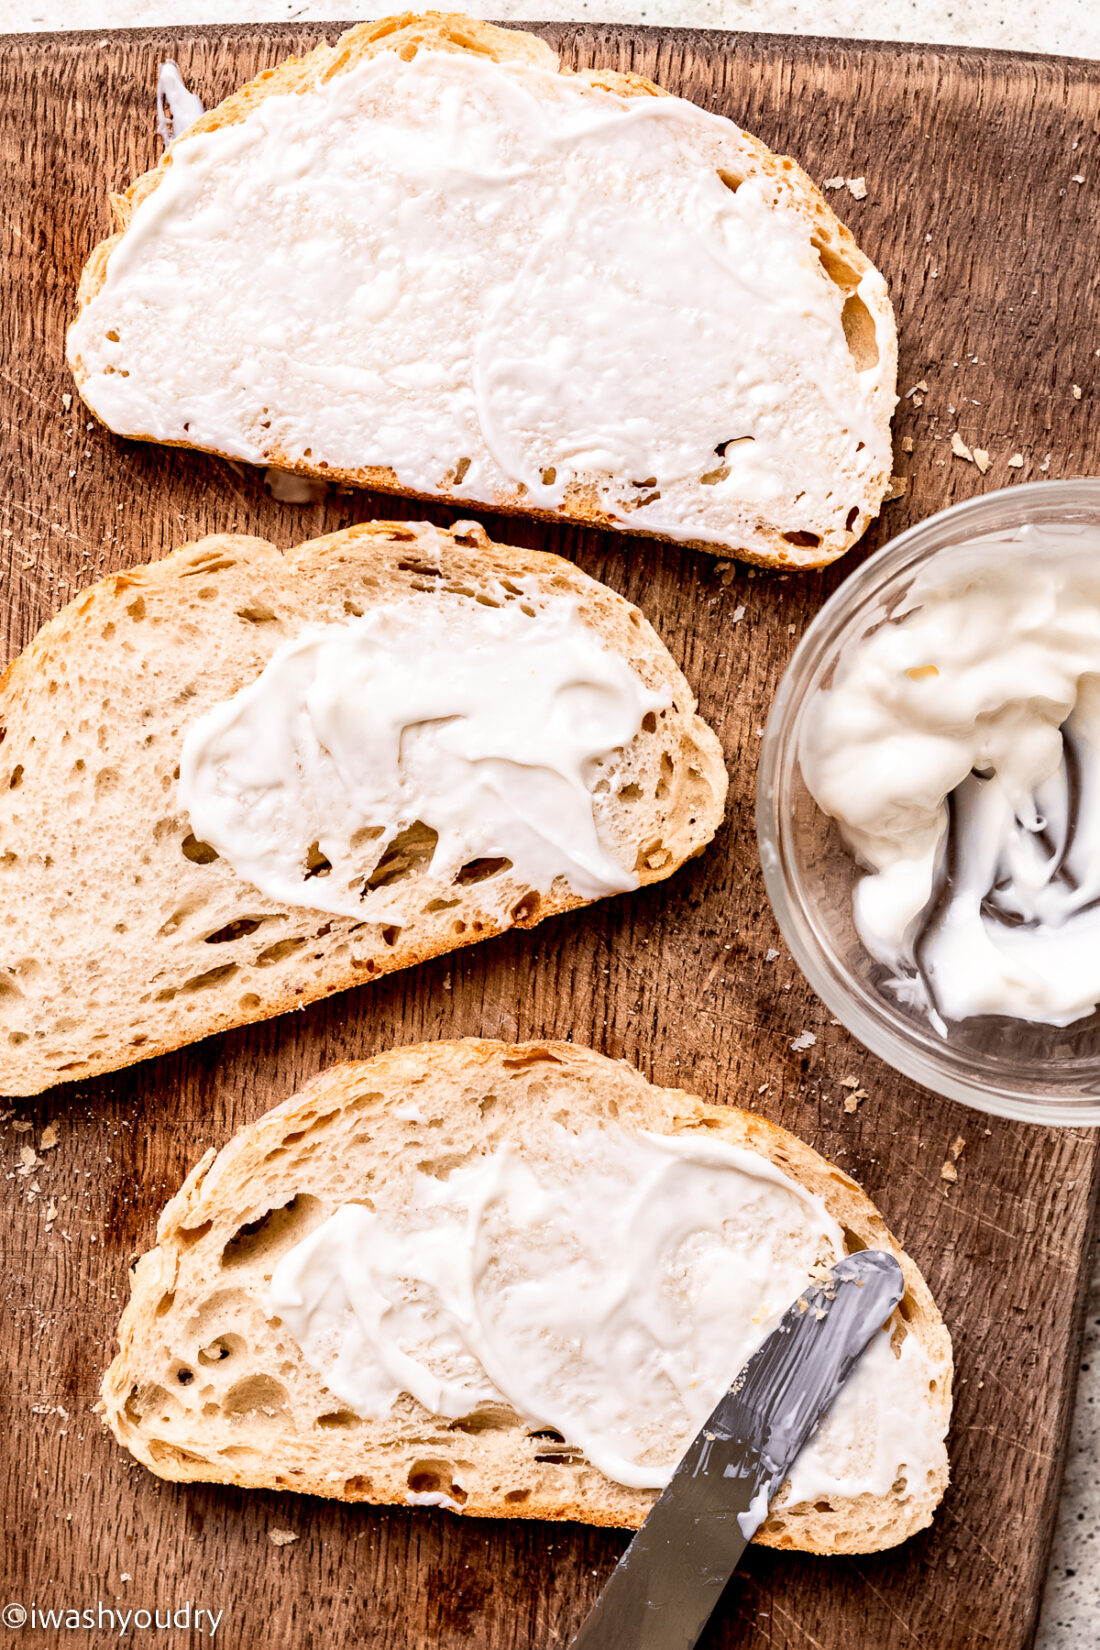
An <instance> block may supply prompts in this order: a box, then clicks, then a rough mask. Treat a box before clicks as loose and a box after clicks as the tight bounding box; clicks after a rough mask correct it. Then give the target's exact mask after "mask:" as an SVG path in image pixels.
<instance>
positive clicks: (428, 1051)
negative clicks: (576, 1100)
mask: <svg viewBox="0 0 1100 1650" xmlns="http://www.w3.org/2000/svg"><path fill="white" fill-rule="evenodd" d="M540 1057H541V1058H549V1059H552V1060H553V1061H554V1062H555V1063H556V1064H558V1065H560V1066H562V1067H564V1068H565V1069H566V1070H567V1071H568V1072H570V1073H573V1074H576V1075H578V1076H579V1075H581V1074H582V1073H584V1072H585V1071H591V1070H593V1068H596V1070H597V1072H598V1074H599V1075H601V1076H603V1077H607V1076H609V1075H611V1074H612V1073H614V1075H615V1077H616V1079H617V1080H618V1081H620V1082H622V1083H624V1084H627V1085H630V1086H634V1085H637V1084H642V1085H644V1087H645V1088H646V1089H650V1090H652V1089H654V1088H655V1087H656V1086H655V1085H652V1084H649V1083H647V1081H646V1079H645V1078H644V1077H642V1075H641V1073H640V1072H638V1070H637V1069H636V1067H634V1066H632V1065H631V1064H630V1063H629V1062H628V1061H625V1060H611V1059H609V1058H608V1057H607V1056H606V1055H602V1054H598V1053H596V1052H595V1051H594V1050H592V1049H588V1048H585V1047H582V1046H578V1045H576V1044H573V1043H565V1042H560V1041H555V1040H552V1039H550V1040H540V1041H535V1042H528V1043H517V1044H511V1043H504V1042H500V1041H496V1040H493V1039H486V1038H474V1037H471V1038H462V1039H455V1040H451V1041H440V1042H429V1043H416V1044H409V1045H405V1046H400V1047H396V1048H391V1049H387V1050H385V1051H383V1052H381V1053H378V1054H376V1055H374V1056H373V1057H372V1058H370V1059H367V1060H363V1061H356V1062H346V1063H342V1064H340V1065H336V1066H331V1067H328V1068H327V1069H326V1070H325V1071H323V1072H321V1073H320V1074H319V1075H318V1076H316V1077H314V1078H313V1079H312V1080H311V1081H310V1082H309V1083H307V1084H306V1086H305V1087H304V1088H303V1089H302V1090H300V1092H299V1093H297V1094H295V1095H292V1096H290V1097H289V1098H288V1099H287V1100H284V1101H283V1102H282V1103H281V1104H279V1105H277V1106H275V1107H274V1108H273V1109H272V1110H270V1111H268V1112H265V1113H264V1115H263V1116H262V1117H260V1118H258V1119H257V1120H256V1121H255V1122H253V1123H250V1124H246V1125H245V1126H244V1127H243V1128H241V1129H239V1130H238V1131H237V1133H236V1134H235V1135H234V1136H233V1137H232V1138H231V1139H230V1140H229V1142H228V1143H227V1144H226V1145H225V1146H224V1147H223V1148H222V1149H221V1151H215V1150H214V1149H213V1148H211V1149H210V1150H208V1151H207V1152H206V1153H205V1155H204V1156H203V1157H202V1158H201V1159H200V1160H199V1162H198V1163H197V1164H196V1165H195V1167H194V1168H193V1169H192V1170H191V1172H190V1173H189V1174H188V1176H187V1178H186V1179H185V1181H184V1183H183V1185H182V1186H181V1188H180V1190H179V1191H178V1192H177V1193H176V1195H175V1196H174V1197H173V1198H172V1199H171V1200H170V1201H169V1203H168V1204H167V1205H166V1207H165V1209H164V1211H163V1213H162V1214H161V1216H160V1219H159V1221H158V1223H157V1233H156V1238H157V1242H156V1247H155V1248H154V1249H152V1250H150V1251H148V1252H147V1253H146V1254H144V1255H142V1256H141V1257H140V1258H139V1259H138V1261H137V1262H136V1263H135V1264H134V1266H133V1268H132V1269H131V1274H130V1282H131V1296H130V1300H129V1301H128V1303H127V1305H126V1307H125V1309H124V1311H123V1313H122V1318H121V1320H120V1323H119V1329H118V1340H119V1351H118V1353H117V1354H116V1356H115V1358H114V1359H113V1360H112V1362H111V1364H110V1366H109V1368H108V1369H107V1371H106V1373H105V1375H104V1377H103V1381H102V1384H101V1388H100V1403H99V1405H98V1406H97V1407H98V1409H99V1411H100V1413H101V1416H102V1419H103V1421H104V1424H105V1425H106V1426H107V1427H108V1429H109V1430H110V1431H111V1432H112V1433H113V1434H114V1436H115V1438H116V1440H117V1441H118V1442H119V1443H120V1444H122V1445H123V1447H124V1448H126V1449H130V1450H131V1451H132V1453H134V1455H135V1457H136V1458H137V1459H138V1460H140V1461H141V1462H142V1464H143V1465H145V1466H146V1467H148V1468H149V1470H150V1471H151V1472H153V1473H155V1474H157V1476H159V1477H161V1478H165V1479H168V1480H170V1481H173V1482H180V1483H193V1482H215V1483H226V1484H236V1485H239V1486H241V1487H243V1488H252V1489H265V1488H266V1489H272V1488H277V1487H278V1488H291V1487H292V1488H293V1490H294V1492H295V1493H303V1494H314V1495H321V1496H325V1497H327V1498H335V1499H339V1500H345V1501H369V1502H373V1503H374V1504H377V1505H403V1504H405V1503H404V1502H403V1501H402V1502H398V1501H396V1500H385V1499H383V1498H382V1497H379V1496H376V1495H373V1494H372V1493H370V1491H369V1490H367V1491H364V1492H363V1493H351V1494H349V1493H348V1492H347V1489H346V1487H345V1486H342V1487H341V1489H340V1490H339V1491H337V1492H335V1493H334V1488H333V1482H332V1480H331V1479H329V1478H325V1477H324V1476H322V1475H318V1476H317V1477H316V1478H314V1479H309V1478H308V1477H302V1478H299V1479H297V1480H296V1481H295V1483H294V1485H293V1486H289V1485H286V1484H280V1485H276V1483H275V1477H276V1469H275V1468H273V1470H272V1472H271V1474H270V1475H264V1474H257V1473H252V1472H248V1471H237V1472H234V1471H232V1470H231V1469H230V1470H226V1471H225V1472H219V1471H217V1470H216V1469H213V1470H212V1468H211V1465H210V1464H209V1463H205V1462H204V1463H202V1464H201V1465H200V1466H198V1467H197V1469H196V1470H189V1468H188V1463H186V1462H169V1461H163V1460H161V1461H158V1460H156V1459H154V1458H153V1457H152V1456H151V1455H148V1454H143V1453H142V1452H141V1451H140V1450H139V1449H134V1448H133V1446H132V1444H131V1443H130V1442H128V1441H127V1440H126V1439H125V1438H124V1436H123V1431H124V1424H123V1420H122V1410H123V1406H124V1404H125V1403H126V1400H127V1397H128V1395H129V1392H130V1389H131V1385H132V1380H131V1376H130V1374H129V1372H128V1369H129V1355H130V1352H131V1350H132V1349H133V1348H134V1347H135V1346H136V1345H138V1344H139V1343H140V1340H141V1334H142V1327H143V1323H144V1322H145V1321H146V1320H147V1319H149V1318H150V1317H151V1316H152V1314H153V1312H154V1311H155V1306H156V1302H157V1301H158V1300H159V1299H160V1297H161V1295H162V1294H163V1292H164V1290H165V1289H171V1288H173V1287H174V1284H175V1280H176V1277H177V1274H178V1269H179V1266H180V1263H181V1258H182V1257H183V1256H185V1255H186V1252H187V1250H188V1248H189V1233H193V1230H194V1229H195V1228H197V1227H201V1226H202V1224H203V1223H204V1222H205V1221H207V1220H209V1219H210V1218H212V1215H213V1214H214V1213H215V1212H216V1211H217V1209H218V1205H219V1200H220V1198H221V1195H222V1187H223V1185H224V1183H225V1182H226V1181H227V1180H231V1179H232V1178H233V1175H234V1172H237V1173H238V1174H240V1173H244V1174H247V1172H248V1165H249V1161H250V1160H251V1161H252V1162H254V1163H260V1162H262V1160H263V1158H264V1156H265V1155H266V1154H267V1153H269V1152H271V1151H273V1150H274V1149H276V1148H277V1147H278V1145H279V1144H280V1143H281V1141H282V1139H283V1137H284V1136H285V1135H286V1134H291V1133H294V1132H295V1131H296V1130H298V1129H300V1128H303V1127H306V1126H307V1125H308V1124H310V1123H314V1122H316V1121H317V1119H318V1117H319V1116H320V1115H322V1114H324V1113H326V1112H335V1111H337V1110H339V1109H340V1107H341V1106H342V1105H343V1104H344V1103H346V1102H347V1101H349V1100H351V1099H353V1098H354V1097H355V1096H356V1095H357V1094H359V1093H361V1092H362V1091H363V1090H364V1088H374V1087H377V1086H379V1085H380V1084H385V1083H386V1082H387V1080H396V1079H398V1078H400V1077H401V1076H405V1077H415V1075H416V1074H417V1073H419V1072H422V1071H423V1070H424V1068H425V1066H426V1065H428V1064H429V1063H432V1064H434V1063H437V1062H440V1061H446V1060H455V1061H458V1062H460V1063H461V1064H463V1065H469V1066H472V1067H475V1068H476V1067H477V1066H479V1065H491V1064H492V1063H494V1062H498V1061H503V1060H519V1061H524V1062H526V1061H529V1060H533V1059H538V1058H540ZM656 1092H657V1094H658V1096H659V1097H660V1099H661V1100H662V1101H664V1102H665V1103H666V1104H667V1105H669V1106H670V1108H671V1109H672V1112H673V1121H672V1127H671V1128H670V1129H669V1131H668V1132H669V1133H672V1134H679V1133H683V1132H687V1131H691V1130H694V1129H701V1130H704V1131H706V1133H708V1134H711V1135H717V1136H718V1137H719V1138H724V1139H726V1140H728V1141H729V1142H730V1143H731V1144H734V1145H738V1146H741V1147H745V1148H747V1149H749V1150H750V1151H755V1152H758V1153H759V1154H760V1155H761V1156H762V1157H764V1158H766V1159H767V1160H768V1161H769V1162H771V1163H773V1164H775V1165H776V1167H778V1168H780V1169H781V1170H782V1171H783V1172H784V1173H785V1174H787V1175H789V1176H790V1177H791V1178H792V1179H793V1180H795V1181H797V1182H798V1183H799V1184H800V1185H802V1186H803V1187H805V1188H807V1189H808V1190H810V1191H811V1192H814V1193H816V1194H817V1195H818V1196H820V1197H821V1198H822V1200H823V1202H824V1203H825V1205H826V1208H827V1209H828V1210H829V1213H830V1214H831V1215H832V1216H833V1217H834V1219H836V1220H837V1222H838V1223H839V1224H840V1226H841V1227H842V1228H843V1230H844V1234H845V1244H846V1247H848V1248H849V1249H850V1250H852V1249H858V1248H876V1249H885V1250H887V1251H889V1252H890V1253H891V1254H893V1255H894V1256H895V1258H896V1259H897V1261H898V1263H899V1264H900V1266H901V1268H902V1272H903V1275H904V1278H905V1296H904V1298H903V1300H902V1303H901V1307H900V1308H899V1309H898V1311H896V1312H895V1313H894V1315H893V1323H894V1328H895V1330H897V1329H898V1327H899V1326H900V1325H901V1324H902V1323H903V1322H904V1326H905V1329H906V1332H907V1333H910V1334H915V1335H917V1337H918V1340H919V1342H920V1344H921V1345H922V1347H923V1348H924V1350H925V1352H926V1353H927V1355H928V1356H929V1358H930V1360H931V1361H932V1363H933V1364H934V1365H935V1366H936V1367H937V1370H940V1371H942V1379H941V1380H940V1383H939V1387H938V1391H937V1394H936V1397H935V1399H934V1400H930V1402H932V1407H933V1410H934V1413H935V1416H936V1419H937V1421H938V1422H941V1423H942V1425H943V1428H944V1430H945V1431H946V1428H947V1424H948V1421H949V1419H950V1414H951V1384H952V1373H953V1361H952V1355H951V1338H950V1335H949V1333H948V1330H947V1326H946V1324H945V1323H944V1321H943V1318H942V1317H941V1315H940V1312H939V1309H938V1307H937V1306H936V1303H935V1301H934V1299H933V1297H932V1293H931V1290H930V1289H929V1287H928V1285H927V1283H926V1282H925V1280H924V1277H923V1275H922V1273H921V1272H920V1270H919V1268H918V1267H917V1265H916V1263H915V1262H914V1261H913V1260H912V1258H911V1257H910V1256H909V1255H908V1254H906V1252H905V1251H904V1250H903V1249H902V1248H901V1246H900V1244H899V1243H898V1242H897V1240H896V1239H895V1238H894V1236H893V1234H892V1233H891V1232H890V1231H889V1229H888V1227H887V1225H886V1222H885V1220H884V1219H883V1217H882V1215H881V1214H880V1213H879V1211H878V1209H877V1208H876V1206H875V1205H874V1204H873V1203H872V1202H871V1200H870V1198H869V1197H868V1196H867V1194H866V1193H865V1192H864V1191H863V1189H862V1188H861V1187H860V1186H859V1185H858V1184H857V1183H856V1182H855V1181H854V1180H852V1179H851V1177H850V1176H849V1175H846V1174H845V1173H844V1172H843V1170H841V1169H839V1168H837V1167H836V1165H835V1164H833V1163H830V1162H828V1161H827V1160H826V1159H825V1158H823V1157H822V1156H821V1155H820V1154H819V1153H818V1152H816V1151H815V1150H814V1149H813V1147H812V1146H809V1145H808V1144H807V1143H806V1142H805V1141H803V1140H801V1139H799V1138H798V1136H796V1135H794V1134H791V1133H790V1132H789V1131H788V1130H787V1129H784V1128H783V1127H781V1126H780V1125H779V1124H777V1123H773V1122H771V1121H770V1120H769V1119H767V1118H765V1117H761V1116H759V1115H757V1114H756V1113H753V1112H747V1111H743V1110H741V1109H739V1108H736V1107H732V1106H722V1105H708V1104H706V1103H705V1102H703V1101H701V1100H699V1099H697V1098H696V1097H695V1096H694V1095H691V1094H689V1093H687V1092H685V1091H684V1090H681V1089H662V1088H656ZM238 1159H243V1160H244V1162H243V1163H239V1162H238ZM948 1481H949V1471H948V1465H947V1460H946V1456H945V1458H944V1463H943V1469H942V1472H941V1474H940V1475H939V1477H938V1479H937V1481H936V1482H935V1483H934V1484H932V1485H931V1486H929V1488H928V1491H927V1493H926V1495H925V1497H924V1499H923V1504H922V1505H921V1506H918V1507H914V1508H913V1509H912V1512H913V1516H912V1517H911V1518H910V1519H909V1520H908V1521H907V1522H905V1523H904V1524H902V1525H900V1526H898V1527H891V1526H890V1525H889V1523H888V1522H887V1525H886V1527H885V1528H884V1526H883V1520H882V1518H881V1510H882V1506H883V1502H884V1498H882V1497H877V1496H871V1495H862V1496H859V1497H855V1498H853V1499H852V1500H851V1501H850V1502H849V1503H848V1504H847V1507H846V1509H845V1516H846V1517H847V1518H848V1519H851V1518H852V1517H853V1516H855V1517H856V1518H857V1519H858V1516H859V1514H860V1513H861V1512H862V1513H865V1514H867V1515H869V1516H870V1515H873V1514H874V1513H875V1512H877V1513H878V1514H879V1518H878V1528H877V1532H876V1533H877V1536H878V1538H879V1539H878V1540H877V1543H876V1545H874V1546H870V1547H869V1546H866V1545H861V1544H860V1543H859V1540H858V1538H856V1539H855V1540H854V1541H849V1542H845V1541H844V1540H841V1541H839V1542H838V1540H837V1539H836V1534H835V1530H832V1529H831V1528H830V1525H831V1524H832V1523H834V1522H835V1520H836V1518H837V1517H838V1516H839V1515H838V1514H837V1513H836V1512H833V1511H830V1512H820V1511H816V1510H815V1511H814V1512H812V1513H810V1514H809V1515H804V1516H800V1517H799V1519H798V1521H797V1524H796V1525H794V1527H793V1530H792V1527H791V1525H790V1521H788V1520H787V1519H785V1517H784V1509H783V1508H778V1509H776V1508H773V1510H772V1512H771V1513H770V1514H769V1517H768V1519H767V1520H766V1521H765V1523H764V1525H763V1526H762V1527H761V1529H760V1530H759V1531H758V1532H757V1534H756V1536H755V1537H754V1539H755V1540H756V1541H757V1542H759V1543H760V1544H761V1545H763V1546H771V1547H778V1548H783V1549H786V1550H790V1551H802V1552H814V1553H822V1554H837V1553H843V1552H852V1553H856V1552H866V1551H878V1550H882V1549H884V1548H886V1547H888V1546H893V1545H896V1544H897V1543H899V1542H901V1541H904V1540H907V1539H908V1538H909V1537H910V1536H911V1535H914V1534H916V1533H917V1531H918V1530H920V1529H923V1528H926V1527H927V1525H928V1524H930V1523H931V1520H932V1516H933V1513H934V1511H935V1509H936V1507H937V1506H938V1504H939V1502H940V1500H941V1499H942V1497H943V1494H944V1491H945V1490H946V1488H947V1484H948ZM462 1516H464V1517H509V1518H511V1517H520V1518H536V1519H545V1520H571V1521H577V1522H582V1523H591V1524H603V1525H609V1526H612V1527H614V1528H637V1527H638V1526H639V1525H640V1524H641V1523H642V1521H643V1519H644V1516H645V1512H644V1510H639V1512H638V1513H637V1515H636V1516H634V1517H632V1518H630V1519H629V1520H628V1519H625V1518H617V1517H615V1516H614V1515H613V1514H610V1513H607V1512H605V1511H603V1510H602V1509H591V1508H589V1507H586V1506H584V1505H581V1504H579V1503H577V1502H569V1501H561V1500H558V1499H554V1498H551V1497H548V1496H546V1495H540V1494H538V1493H533V1494H532V1495H531V1497H530V1498H529V1500H528V1501H526V1502H524V1503H522V1504H520V1505H516V1504H514V1503H509V1504H508V1505H506V1506H504V1505H501V1506H497V1505H492V1504H471V1505H467V1506H466V1507H464V1508H463V1509H462Z"/></svg>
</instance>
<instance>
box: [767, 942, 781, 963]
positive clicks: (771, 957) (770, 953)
mask: <svg viewBox="0 0 1100 1650" xmlns="http://www.w3.org/2000/svg"><path fill="white" fill-rule="evenodd" d="M778 955H779V952H778V951H777V950H776V949H775V946H774V945H769V947H768V949H767V950H766V951H765V953H764V961H765V962H774V961H775V959H776V958H777V957H778Z"/></svg>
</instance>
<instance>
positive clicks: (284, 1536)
mask: <svg viewBox="0 0 1100 1650" xmlns="http://www.w3.org/2000/svg"><path fill="white" fill-rule="evenodd" d="M267 1539H268V1540H269V1541H270V1542H271V1545H272V1546H273V1547H289V1545H290V1543H291V1542H292V1541H297V1539H298V1536H297V1533H296V1532H295V1531H294V1530H268V1532H267Z"/></svg>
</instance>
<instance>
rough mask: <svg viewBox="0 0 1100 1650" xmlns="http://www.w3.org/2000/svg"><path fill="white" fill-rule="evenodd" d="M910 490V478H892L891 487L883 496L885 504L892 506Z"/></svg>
mask: <svg viewBox="0 0 1100 1650" xmlns="http://www.w3.org/2000/svg"><path fill="white" fill-rule="evenodd" d="M908 490H909V477H908V476H891V477H890V485H889V486H888V487H887V489H886V491H885V493H884V494H883V495H882V502H883V504H892V503H893V502H894V500H895V499H896V498H904V497H905V494H906V493H907V492H908Z"/></svg>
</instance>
